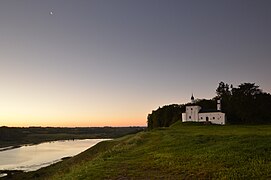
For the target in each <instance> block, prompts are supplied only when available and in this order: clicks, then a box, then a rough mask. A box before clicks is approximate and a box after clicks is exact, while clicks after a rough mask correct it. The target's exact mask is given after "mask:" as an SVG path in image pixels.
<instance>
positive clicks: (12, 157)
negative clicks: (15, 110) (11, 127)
mask: <svg viewBox="0 0 271 180" xmlns="http://www.w3.org/2000/svg"><path fill="white" fill-rule="evenodd" d="M105 140H108V139H84V140H74V141H73V140H69V141H53V142H47V143H41V144H38V145H29V146H22V147H20V148H15V149H10V150H6V151H1V152H0V170H23V171H35V170H37V169H39V168H42V167H45V166H48V165H50V164H53V163H56V162H58V161H61V158H63V157H68V156H74V155H76V154H79V153H81V152H83V151H85V150H86V149H88V148H90V147H92V146H94V145H95V144H97V143H98V142H101V141H105Z"/></svg>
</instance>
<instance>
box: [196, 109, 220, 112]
mask: <svg viewBox="0 0 271 180" xmlns="http://www.w3.org/2000/svg"><path fill="white" fill-rule="evenodd" d="M211 112H221V111H219V110H217V109H201V110H200V111H199V113H211Z"/></svg>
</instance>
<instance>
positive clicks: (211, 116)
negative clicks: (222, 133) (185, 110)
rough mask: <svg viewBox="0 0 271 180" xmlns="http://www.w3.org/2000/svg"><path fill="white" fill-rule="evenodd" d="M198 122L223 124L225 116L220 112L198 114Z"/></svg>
mask: <svg viewBox="0 0 271 180" xmlns="http://www.w3.org/2000/svg"><path fill="white" fill-rule="evenodd" d="M199 121H200V122H203V121H210V122H212V123H213V124H222V125H224V124H225V114H224V113H222V112H209V113H199Z"/></svg>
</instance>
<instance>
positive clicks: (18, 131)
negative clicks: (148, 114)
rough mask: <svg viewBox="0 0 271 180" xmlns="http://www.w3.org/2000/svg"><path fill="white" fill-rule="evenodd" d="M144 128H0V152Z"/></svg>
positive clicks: (113, 134) (128, 132)
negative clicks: (23, 146) (25, 146)
mask: <svg viewBox="0 0 271 180" xmlns="http://www.w3.org/2000/svg"><path fill="white" fill-rule="evenodd" d="M144 129H145V127H90V128H54V127H29V128H16V127H0V151H3V150H8V149H10V148H17V147H20V146H22V145H29V144H30V145H31V144H39V143H43V142H50V141H57V140H72V139H111V138H117V137H121V136H124V135H127V134H133V133H136V132H139V131H142V130H144Z"/></svg>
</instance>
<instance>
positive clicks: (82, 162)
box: [17, 122, 271, 179]
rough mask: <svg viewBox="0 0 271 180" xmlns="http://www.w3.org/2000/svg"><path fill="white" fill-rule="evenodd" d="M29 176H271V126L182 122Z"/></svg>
mask: <svg viewBox="0 0 271 180" xmlns="http://www.w3.org/2000/svg"><path fill="white" fill-rule="evenodd" d="M17 178H24V179H33V178H37V179H271V126H270V125H266V126H264V125H263V126H260V125H257V126H241V125H239V126H216V125H198V124H181V123H179V122H178V123H176V124H174V125H173V126H171V127H170V128H160V129H156V130H152V131H149V132H140V133H137V134H135V135H128V136H125V137H122V138H118V139H115V140H111V141H107V142H101V143H99V144H97V145H96V146H94V147H93V148H90V149H88V150H87V151H85V152H83V153H81V154H79V155H78V156H75V157H74V158H71V159H68V160H65V161H63V162H61V163H58V164H55V165H53V166H50V167H47V168H43V169H41V170H39V171H37V172H31V173H25V174H23V175H19V176H17Z"/></svg>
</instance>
